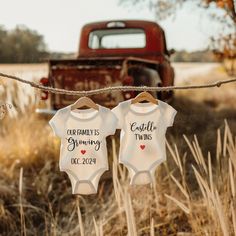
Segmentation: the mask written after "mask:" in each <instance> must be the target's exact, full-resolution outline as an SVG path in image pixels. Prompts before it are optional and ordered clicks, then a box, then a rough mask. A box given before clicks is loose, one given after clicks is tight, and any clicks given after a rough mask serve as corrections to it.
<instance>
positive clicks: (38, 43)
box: [0, 26, 48, 63]
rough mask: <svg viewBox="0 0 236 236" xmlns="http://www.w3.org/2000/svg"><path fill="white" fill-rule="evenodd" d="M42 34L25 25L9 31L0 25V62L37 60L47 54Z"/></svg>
mask: <svg viewBox="0 0 236 236" xmlns="http://www.w3.org/2000/svg"><path fill="white" fill-rule="evenodd" d="M47 55H48V53H47V50H46V44H45V43H44V39H43V36H42V35H40V34H38V33H37V32H36V31H33V30H30V29H28V28H26V27H25V26H17V27H16V28H15V29H13V30H11V31H6V30H5V29H4V28H3V27H0V63H30V62H39V61H40V60H41V59H42V58H43V57H45V56H47Z"/></svg>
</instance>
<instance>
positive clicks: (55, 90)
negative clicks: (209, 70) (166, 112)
mask: <svg viewBox="0 0 236 236" xmlns="http://www.w3.org/2000/svg"><path fill="white" fill-rule="evenodd" d="M0 76H1V77H4V78H8V79H13V80H16V81H19V82H21V83H25V84H29V85H30V86H31V87H34V88H37V89H40V90H43V91H48V92H51V93H56V94H66V95H80V96H89V95H94V94H101V93H106V92H113V91H158V92H162V91H171V90H179V89H202V88H212V87H220V86H221V85H222V84H227V83H232V82H236V79H228V80H220V81H217V82H214V83H209V84H200V85H188V86H168V87H157V86H156V87H147V86H139V87H138V86H114V87H105V88H100V89H94V90H82V91H79V90H66V89H60V88H53V87H47V86H43V85H41V84H38V83H35V82H32V81H28V80H24V79H21V78H19V77H16V76H13V75H8V74H4V73H1V72H0Z"/></svg>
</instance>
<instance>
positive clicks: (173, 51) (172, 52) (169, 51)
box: [168, 48, 176, 56]
mask: <svg viewBox="0 0 236 236" xmlns="http://www.w3.org/2000/svg"><path fill="white" fill-rule="evenodd" d="M175 53H176V51H175V49H174V48H171V49H170V50H168V54H169V56H171V55H172V54H175Z"/></svg>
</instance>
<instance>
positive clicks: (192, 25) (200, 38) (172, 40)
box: [0, 0, 219, 52]
mask: <svg viewBox="0 0 236 236" xmlns="http://www.w3.org/2000/svg"><path fill="white" fill-rule="evenodd" d="M1 1H2V3H1ZM118 3H119V0H40V1H36V0H20V1H19V0H7V1H3V0H0V4H1V14H0V25H3V26H4V27H5V28H6V29H8V30H10V29H13V28H14V27H15V26H16V25H25V26H27V27H29V28H30V29H33V30H36V31H37V32H38V33H40V34H42V35H43V36H44V40H45V42H46V44H47V46H48V49H49V50H50V51H59V52H76V51H77V50H78V42H79V36H80V29H81V27H82V26H83V25H84V24H86V23H89V22H94V21H102V20H114V19H121V20H122V19H138V20H151V21H156V19H155V15H154V13H153V12H150V11H149V10H147V9H137V8H135V7H133V8H132V9H131V8H128V9H127V8H126V7H124V5H123V6H122V5H119V4H118ZM158 23H159V24H160V25H161V26H162V27H163V28H164V30H165V32H166V38H167V46H168V48H174V49H176V50H183V49H185V50H187V51H194V50H201V49H205V48H207V46H208V42H209V37H210V36H211V35H212V34H215V33H216V32H217V31H218V30H219V28H218V27H219V26H218V25H217V24H216V23H214V22H213V21H212V20H211V19H210V18H209V17H208V15H207V14H206V11H205V10H203V9H200V8H196V7H195V6H193V5H191V4H186V5H184V6H183V7H182V8H180V9H178V11H177V13H176V15H175V16H172V17H170V18H168V19H167V20H164V21H160V22H158Z"/></svg>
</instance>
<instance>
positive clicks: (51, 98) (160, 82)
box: [36, 20, 174, 114]
mask: <svg viewBox="0 0 236 236" xmlns="http://www.w3.org/2000/svg"><path fill="white" fill-rule="evenodd" d="M173 52H174V50H170V51H168V50H167V46H166V40H165V34H164V31H163V29H162V28H161V27H160V26H159V25H158V24H156V23H154V22H149V21H138V20H126V21H106V22H96V23H90V24H87V25H85V26H84V27H83V28H82V31H81V37H80V44H79V52H78V55H77V58H75V59H69V60H50V61H49V75H48V78H42V79H41V80H40V82H41V83H42V84H43V85H45V86H52V87H55V88H63V89H67V90H91V89H98V88H103V87H106V86H120V85H134V86H141V85H145V86H171V85H173V83H174V70H173V68H172V66H171V64H170V61H169V57H170V55H171V54H172V53H173ZM135 95H136V92H132V91H131V92H120V91H119V92H118V91H117V92H112V93H104V94H99V95H96V96H95V95H94V96H91V98H92V99H93V100H94V101H95V102H97V103H99V104H101V105H103V106H107V107H113V106H115V105H116V104H117V103H119V102H120V101H123V100H126V99H130V98H132V97H134V96H135ZM154 95H155V96H157V97H158V98H160V99H162V100H166V101H168V100H169V99H170V98H171V97H172V93H171V92H165V93H154ZM41 99H42V100H45V102H46V103H45V102H44V104H46V108H45V107H43V106H45V105H43V106H41V108H38V109H37V110H36V112H37V113H41V114H42V113H43V114H54V113H55V111H56V110H57V109H60V108H62V107H64V106H66V105H68V104H71V103H73V102H74V101H75V100H76V99H78V97H75V96H68V95H58V94H48V93H47V92H45V91H43V92H42V94H41Z"/></svg>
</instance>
